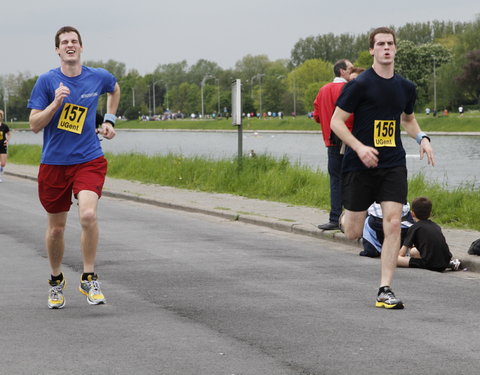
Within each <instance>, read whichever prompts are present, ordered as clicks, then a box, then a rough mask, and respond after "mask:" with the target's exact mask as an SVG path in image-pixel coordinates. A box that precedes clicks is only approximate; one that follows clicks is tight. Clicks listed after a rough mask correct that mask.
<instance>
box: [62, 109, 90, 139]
mask: <svg viewBox="0 0 480 375" xmlns="http://www.w3.org/2000/svg"><path fill="white" fill-rule="evenodd" d="M87 112H88V108H87V107H82V106H80V105H76V104H71V103H65V106H64V107H63V110H62V114H61V115H60V120H59V121H58V128H59V129H63V130H66V131H69V132H72V133H77V134H82V130H83V125H84V124H85V119H86V118H87Z"/></svg>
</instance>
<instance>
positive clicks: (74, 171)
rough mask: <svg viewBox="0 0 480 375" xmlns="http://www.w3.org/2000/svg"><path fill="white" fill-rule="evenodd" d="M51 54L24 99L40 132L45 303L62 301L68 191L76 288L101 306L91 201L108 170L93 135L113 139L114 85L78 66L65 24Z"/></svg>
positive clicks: (73, 38) (74, 33)
mask: <svg viewBox="0 0 480 375" xmlns="http://www.w3.org/2000/svg"><path fill="white" fill-rule="evenodd" d="M55 51H56V53H57V54H58V56H59V57H60V67H59V68H56V69H52V70H50V71H49V72H47V73H45V74H42V75H41V76H40V77H39V78H38V80H37V82H36V84H35V86H34V88H33V90H32V94H31V97H30V100H29V102H28V108H30V109H31V112H30V119H29V121H30V128H31V129H32V130H33V132H35V133H38V132H39V131H41V130H43V150H42V160H41V164H40V168H39V172H38V192H39V198H40V202H41V203H42V206H43V207H44V208H45V210H46V211H47V215H48V228H47V234H46V240H45V242H46V247H47V251H48V257H49V260H50V267H51V278H50V280H49V284H50V292H49V296H48V307H49V308H51V309H61V308H62V307H64V306H65V297H64V295H63V289H64V288H65V286H66V281H65V279H64V275H63V273H62V271H61V265H62V259H63V254H64V248H65V243H64V232H65V225H66V223H67V214H68V211H69V209H70V206H71V204H72V194H73V195H74V197H75V198H76V199H77V200H78V210H79V216H80V224H81V227H82V235H81V250H82V254H83V274H82V276H81V279H80V286H79V291H80V292H81V293H83V294H84V295H86V297H87V301H88V303H89V304H91V305H99V304H104V303H105V296H104V295H103V293H102V291H101V290H100V283H99V281H98V277H97V274H96V273H95V258H96V253H97V245H98V236H99V232H98V224H97V205H98V200H99V198H100V196H101V194H102V188H103V184H104V182H105V176H106V173H107V161H106V160H105V158H104V156H103V151H102V148H101V147H100V141H99V139H98V137H97V132H98V133H100V134H102V135H103V137H104V138H106V139H112V138H113V137H114V136H115V130H114V125H115V120H116V116H115V113H116V111H117V108H118V104H119V101H120V87H119V86H118V83H117V81H116V79H115V77H114V76H113V75H112V74H110V73H109V72H107V71H106V70H105V69H94V68H89V67H86V66H83V65H82V64H81V54H82V52H83V45H82V38H81V36H80V33H79V32H78V30H77V29H75V28H74V27H71V26H65V27H62V28H60V30H58V31H57V33H56V35H55ZM104 93H107V114H105V116H104V119H103V123H102V124H101V126H100V128H99V129H98V130H97V129H96V112H97V104H98V98H99V96H100V95H102V94H104Z"/></svg>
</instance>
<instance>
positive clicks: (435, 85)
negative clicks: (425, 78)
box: [432, 55, 437, 113]
mask: <svg viewBox="0 0 480 375" xmlns="http://www.w3.org/2000/svg"><path fill="white" fill-rule="evenodd" d="M432 58H433V111H434V113H436V111H437V76H436V71H435V69H436V67H435V65H436V58H435V55H433V56H432Z"/></svg>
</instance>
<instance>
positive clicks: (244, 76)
mask: <svg viewBox="0 0 480 375" xmlns="http://www.w3.org/2000/svg"><path fill="white" fill-rule="evenodd" d="M269 64H270V60H269V58H268V56H267V55H258V56H253V55H247V56H245V57H244V58H242V59H241V60H239V61H237V62H236V63H235V72H236V74H237V77H236V78H240V79H241V80H242V82H243V83H248V82H250V83H251V79H252V77H254V76H256V75H257V74H265V72H266V70H267V68H268V66H269Z"/></svg>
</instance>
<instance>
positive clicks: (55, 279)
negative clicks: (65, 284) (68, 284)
mask: <svg viewBox="0 0 480 375" xmlns="http://www.w3.org/2000/svg"><path fill="white" fill-rule="evenodd" d="M50 277H51V278H50V280H52V281H58V282H59V283H61V282H62V281H63V272H60V275H58V276H53V275H50Z"/></svg>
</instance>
